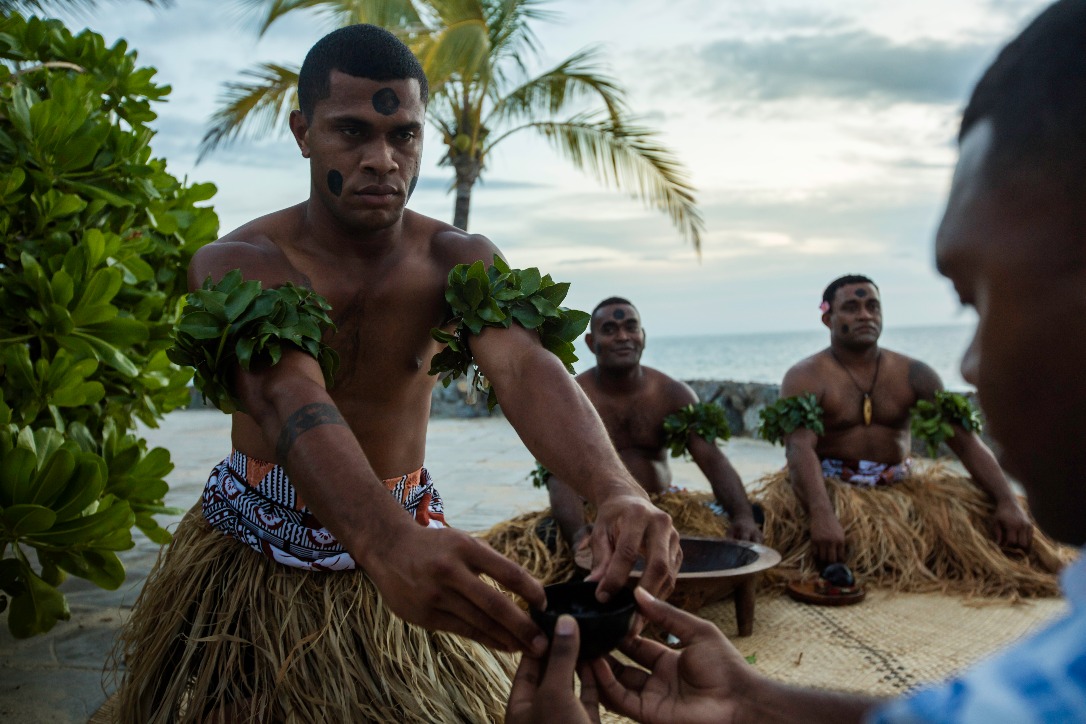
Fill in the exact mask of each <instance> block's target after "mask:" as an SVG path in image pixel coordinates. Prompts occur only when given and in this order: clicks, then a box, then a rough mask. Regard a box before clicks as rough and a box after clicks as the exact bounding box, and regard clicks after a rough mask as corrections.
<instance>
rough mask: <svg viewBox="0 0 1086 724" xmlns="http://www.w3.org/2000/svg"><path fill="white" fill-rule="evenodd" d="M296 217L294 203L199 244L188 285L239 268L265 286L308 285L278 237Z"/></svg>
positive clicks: (201, 282) (191, 264) (219, 276)
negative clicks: (208, 241)
mask: <svg viewBox="0 0 1086 724" xmlns="http://www.w3.org/2000/svg"><path fill="white" fill-rule="evenodd" d="M298 220H299V219H298V207H294V208H290V209H284V210H282V211H277V212H275V213H273V214H269V215H268V216H264V217H261V218H260V219H257V220H255V221H251V222H249V223H248V224H246V225H244V226H242V227H240V228H238V229H235V230H234V231H232V232H230V233H229V234H227V235H225V236H223V237H222V238H220V239H218V240H217V241H214V242H212V243H210V244H208V245H207V246H205V247H203V248H201V249H200V250H199V251H197V252H196V253H195V254H194V255H193V257H192V261H191V262H190V263H189V273H188V282H189V289H196V288H198V287H200V286H201V285H202V284H203V283H204V280H205V279H207V278H208V277H211V279H212V280H215V281H218V280H219V279H221V278H222V277H223V276H225V275H226V274H227V272H230V271H233V270H234V269H240V270H241V275H242V277H243V278H244V279H257V280H259V281H260V282H261V283H262V284H263V285H264V286H265V287H274V286H279V285H282V284H284V283H286V282H293V283H294V284H297V285H299V286H307V287H310V286H312V284H311V283H310V281H309V279H308V278H307V277H306V276H305V274H303V273H301V272H300V271H298V270H297V269H296V268H295V267H294V265H292V264H291V262H290V259H289V258H288V257H287V255H286V254H285V253H284V251H283V247H282V245H281V240H280V238H279V236H280V235H281V234H283V233H284V232H285V230H286V229H288V228H289V227H290V226H291V225H292V224H294V225H296V224H297V223H298ZM287 233H289V232H287Z"/></svg>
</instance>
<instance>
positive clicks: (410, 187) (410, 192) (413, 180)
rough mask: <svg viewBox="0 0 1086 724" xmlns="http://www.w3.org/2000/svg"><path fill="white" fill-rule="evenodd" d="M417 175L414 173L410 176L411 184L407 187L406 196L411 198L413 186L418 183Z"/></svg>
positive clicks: (413, 190)
mask: <svg viewBox="0 0 1086 724" xmlns="http://www.w3.org/2000/svg"><path fill="white" fill-rule="evenodd" d="M418 182H419V175H418V174H415V175H414V176H412V177H411V185H410V186H408V187H407V198H411V194H413V193H415V186H416V185H418Z"/></svg>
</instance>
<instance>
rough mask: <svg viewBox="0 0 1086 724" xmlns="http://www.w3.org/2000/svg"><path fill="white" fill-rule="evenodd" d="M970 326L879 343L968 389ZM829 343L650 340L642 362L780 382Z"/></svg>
mask: <svg viewBox="0 0 1086 724" xmlns="http://www.w3.org/2000/svg"><path fill="white" fill-rule="evenodd" d="M972 334H973V326H972V325H960V326H939V327H897V328H887V329H884V330H883V332H882V337H881V338H880V340H879V344H880V345H881V346H883V347H887V348H889V349H892V350H894V351H897V352H901V353H903V354H907V355H909V356H910V357H914V358H916V359H918V360H920V361H922V362H925V363H927V364H928V365H930V366H931V367H932V369H934V370H935V371H936V372H937V373H938V374H939V377H941V378H942V380H943V385H945V386H946V388H947V389H950V390H955V391H958V392H965V391H968V390H972V389H973V386H972V385H970V384H969V383H967V382H966V381H965V380H963V379H962V375H961V371H960V370H959V366H960V363H961V358H962V353H964V352H965V347H966V345H967V344H969V340H970V338H971V336H972ZM827 345H829V332H828V331H827V330H825V329H822V330H811V331H804V332H776V333H761V334H722V335H706V336H694V337H657V336H650V337H649V339H648V343H647V344H646V346H645V352H644V354H643V355H642V356H641V363H642V364H645V365H648V366H649V367H655V368H656V369H658V370H660V371H661V372H664V373H666V374H668V375H670V376H672V377H675V378H677V379H680V380H696V379H701V380H736V381H739V382H765V383H770V384H780V382H781V379H782V378H783V377H784V373H785V372H787V371H788V368H789V367H791V366H792V365H793V364H795V363H796V362H798V361H799V360H801V359H803V358H804V357H807V356H810V355H812V354H814V353H815V352H817V351H819V350H821V349H823V348H825V347H826V346H827ZM577 356H578V357H580V360H579V361H578V362H577V364H576V365H574V367H575V368H576V370H577V371H578V372H582V371H584V370H586V369H588V368H590V367H592V366H593V365H594V364H595V358H594V357H593V356H592V355H591V353H589V351H588V348H587V347H586V346H585V344H584V341H583V340H582V341H580V342H578V344H577Z"/></svg>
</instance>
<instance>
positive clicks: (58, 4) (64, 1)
mask: <svg viewBox="0 0 1086 724" xmlns="http://www.w3.org/2000/svg"><path fill="white" fill-rule="evenodd" d="M141 2H143V4H144V5H149V6H150V7H153V8H167V7H170V6H171V5H173V0H141ZM104 4H105V3H104V2H101V0H0V14H4V15H7V14H9V13H24V14H32V13H52V12H60V11H64V12H90V11H91V10H96V9H98V8H100V7H101V6H102V5H104Z"/></svg>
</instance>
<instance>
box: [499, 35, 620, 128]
mask: <svg viewBox="0 0 1086 724" xmlns="http://www.w3.org/2000/svg"><path fill="white" fill-rule="evenodd" d="M586 96H594V97H596V98H597V99H598V100H600V101H601V102H602V103H603V105H604V107H605V109H606V111H607V115H608V116H609V117H610V118H611V121H612V122H613V123H614V124H616V125H621V124H622V122H623V118H624V117H625V115H626V114H627V112H628V111H627V108H626V97H625V96H626V94H625V92H624V91H623V90H622V88H621V87H620V86H619V84H618V81H616V80H615V79H614V78H612V77H610V76H609V75H605V74H604V73H603V71H602V69H601V65H600V63H599V49H597V48H587V49H585V50H581V51H579V52H577V53H575V54H573V55H571V56H570V57H568V58H566V59H565V60H564V61H562V62H561V63H560V64H558V65H557V66H556V67H554V68H552V69H551V70H548V71H546V72H544V73H542V74H541V75H539V76H536V77H535V78H531V79H529V80H527V81H525V82H524V83H523V84H521V85H520V86H519V87H517V88H514V89H512V90H511V91H509V92H508V93H505V94H504V95H502V96H500V97H497V98H494V99H493V100H494V107H493V108H492V109H491V111H490V115H489V116H488V117H487V120H486V123H487V125H489V126H497V125H498V124H499V123H502V122H519V121H523V120H529V119H531V118H536V117H538V116H539V114H540V111H546V112H547V113H549V114H551V115H552V116H553V115H557V114H559V113H561V112H562V111H563V110H565V109H566V106H567V104H568V103H570V102H573V101H576V100H579V99H582V98H584V97H586Z"/></svg>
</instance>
